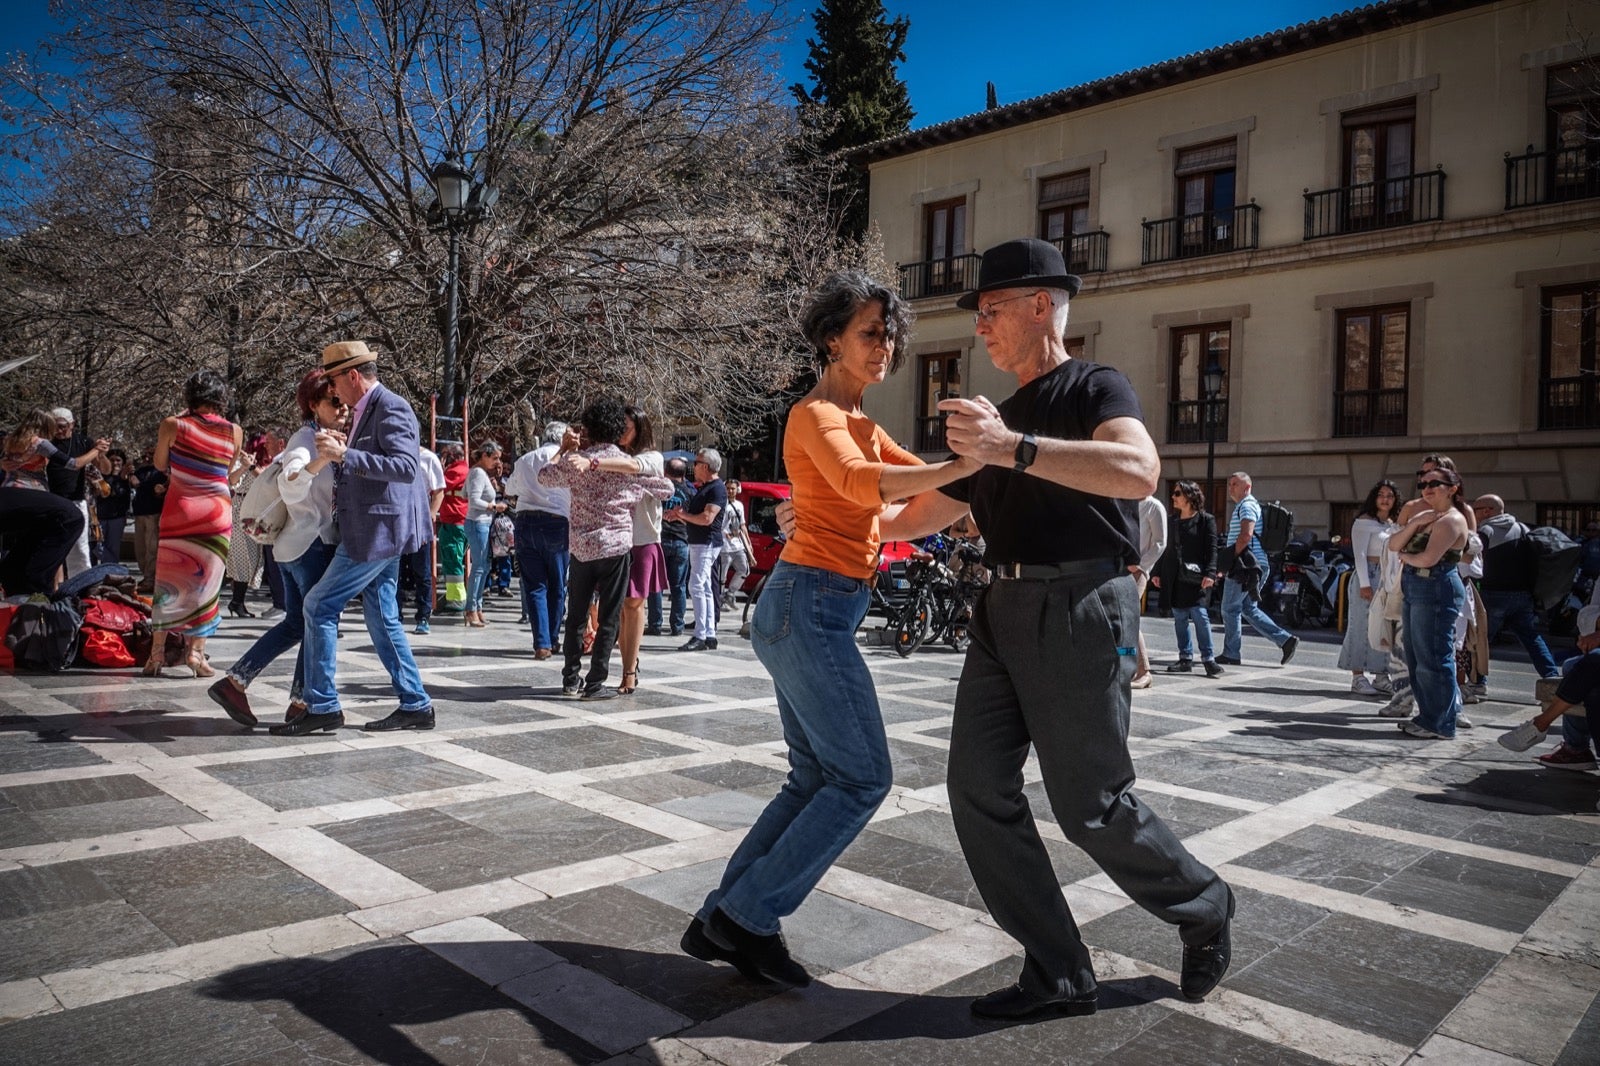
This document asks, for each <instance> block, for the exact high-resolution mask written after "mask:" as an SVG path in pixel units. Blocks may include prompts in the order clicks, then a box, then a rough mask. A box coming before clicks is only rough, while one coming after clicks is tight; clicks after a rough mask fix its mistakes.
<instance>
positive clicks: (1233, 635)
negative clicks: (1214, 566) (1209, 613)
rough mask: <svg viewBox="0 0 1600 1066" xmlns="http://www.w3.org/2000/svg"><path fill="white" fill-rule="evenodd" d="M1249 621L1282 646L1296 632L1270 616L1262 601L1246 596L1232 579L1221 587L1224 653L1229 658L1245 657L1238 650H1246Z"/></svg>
mask: <svg viewBox="0 0 1600 1066" xmlns="http://www.w3.org/2000/svg"><path fill="white" fill-rule="evenodd" d="M1246 621H1248V622H1249V623H1250V628H1252V629H1254V630H1255V631H1256V632H1257V633H1260V634H1261V635H1262V636H1264V637H1266V638H1267V639H1268V640H1270V641H1272V643H1274V644H1276V645H1277V646H1278V647H1280V648H1281V647H1283V646H1284V645H1285V644H1287V643H1288V642H1289V638H1290V637H1291V636H1293V635H1294V634H1292V633H1290V632H1289V631H1288V630H1287V629H1285V628H1283V627H1282V626H1280V625H1279V624H1278V623H1276V622H1274V621H1273V620H1272V619H1271V618H1269V617H1268V616H1267V612H1266V611H1264V610H1262V609H1261V603H1260V601H1258V600H1250V599H1246V598H1245V594H1244V586H1243V585H1241V584H1239V583H1238V582H1237V581H1229V582H1228V583H1227V584H1226V585H1224V586H1223V590H1222V654H1223V655H1226V656H1227V657H1228V658H1230V659H1242V658H1244V656H1242V655H1240V654H1239V653H1240V652H1241V651H1242V650H1243V649H1244V625H1243V623H1244V622H1246Z"/></svg>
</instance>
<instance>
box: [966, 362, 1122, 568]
mask: <svg viewBox="0 0 1600 1066" xmlns="http://www.w3.org/2000/svg"><path fill="white" fill-rule="evenodd" d="M1000 416H1001V418H1003V419H1004V420H1005V424H1006V425H1007V426H1008V427H1010V428H1011V429H1013V430H1016V431H1018V432H1020V433H1032V434H1034V435H1036V436H1039V437H1055V438H1057V439H1060V440H1089V439H1091V438H1092V437H1093V436H1094V431H1095V430H1096V429H1097V428H1099V426H1100V425H1101V424H1102V423H1104V422H1108V421H1110V420H1111V419H1113V418H1124V417H1127V418H1137V419H1139V420H1140V421H1143V420H1144V414H1143V412H1142V411H1141V410H1140V408H1139V398H1138V396H1136V395H1135V394H1134V391H1133V385H1132V384H1130V383H1129V381H1128V379H1127V378H1125V377H1123V375H1122V372H1121V371H1119V370H1116V369H1115V368H1113V367H1109V366H1102V365H1100V364H1099V363H1088V362H1084V361H1083V360H1081V359H1069V360H1067V361H1066V362H1065V363H1062V364H1061V365H1060V366H1058V367H1056V368H1055V369H1054V370H1052V371H1050V372H1049V373H1047V374H1045V375H1044V376H1042V377H1039V378H1036V379H1034V380H1033V381H1030V382H1029V383H1028V384H1026V385H1024V386H1023V387H1022V388H1020V389H1018V390H1017V391H1016V392H1015V393H1014V394H1013V395H1012V396H1011V398H1010V399H1008V400H1006V401H1005V402H1004V403H1002V404H1001V405H1000ZM940 491H941V492H943V493H945V494H946V495H947V496H951V497H953V498H955V499H957V500H960V501H962V502H963V503H966V504H969V505H970V506H971V507H972V516H973V518H974V519H976V520H977V523H978V528H979V529H981V530H983V535H984V539H985V540H987V541H988V550H987V551H985V552H984V555H983V561H984V563H985V564H986V565H988V566H995V565H997V564H999V563H1068V562H1082V561H1086V560H1092V559H1116V560H1118V561H1119V562H1120V563H1123V564H1133V563H1137V562H1138V561H1139V501H1138V500H1112V499H1108V498H1107V497H1104V496H1093V495H1090V494H1089V493H1086V492H1080V491H1078V490H1077V489H1069V488H1067V487H1065V486H1063V485H1057V484H1056V483H1055V482H1053V481H1046V480H1044V479H1043V478H1037V477H1034V476H1032V475H1031V474H1019V473H1017V472H1016V471H1014V470H1012V469H1011V468H1010V467H1001V466H986V467H984V468H983V469H982V470H980V471H978V472H977V473H975V474H972V475H971V476H969V477H966V478H963V479H962V480H960V481H956V482H952V483H951V484H949V485H946V486H945V487H944V488H943V489H941V490H940Z"/></svg>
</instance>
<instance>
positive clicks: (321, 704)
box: [271, 341, 433, 736]
mask: <svg viewBox="0 0 1600 1066" xmlns="http://www.w3.org/2000/svg"><path fill="white" fill-rule="evenodd" d="M322 369H323V371H324V372H325V373H326V374H327V375H328V377H329V379H330V380H331V381H332V382H333V389H334V394H335V395H336V396H338V397H339V399H340V400H341V401H342V402H343V403H345V404H346V405H348V406H349V407H351V408H353V410H352V412H351V416H350V435H349V436H348V437H346V436H345V435H344V434H342V433H339V432H337V431H334V430H321V431H319V432H318V433H317V454H318V455H319V456H322V457H323V458H326V459H328V460H330V461H332V462H335V463H338V464H339V466H338V468H337V470H338V473H337V475H336V478H335V481H334V486H335V487H334V503H333V510H334V522H335V525H336V526H337V527H338V530H339V548H338V550H337V551H336V552H335V553H334V556H333V561H332V562H330V563H329V564H328V569H327V571H326V572H325V573H324V574H323V575H322V579H321V580H320V581H318V582H317V584H316V586H315V587H313V588H312V590H311V593H310V595H308V596H307V597H306V602H305V619H306V635H305V651H306V656H305V660H306V677H305V700H306V708H307V713H305V714H303V715H301V716H299V717H298V718H295V719H293V720H291V721H289V722H286V723H284V724H283V725H275V726H273V727H272V730H271V731H272V732H273V733H274V734H277V735H279V736H301V735H303V734H306V733H313V732H317V731H318V730H332V729H338V728H339V727H340V726H342V725H343V724H344V713H343V712H342V711H341V710H340V709H339V693H338V690H337V688H336V687H335V682H334V671H335V664H336V661H337V653H338V649H337V638H338V635H339V612H340V611H342V610H343V609H344V605H345V604H346V603H348V602H349V601H350V600H351V599H353V598H355V597H356V596H360V597H361V612H362V614H363V615H364V616H365V617H366V622H367V633H368V634H369V635H370V636H371V637H372V645H373V648H374V649H375V650H376V651H377V653H378V658H379V660H381V661H382V663H383V665H384V668H385V669H386V670H388V671H389V680H390V681H391V683H393V685H394V690H395V694H396V695H398V696H399V697H400V706H399V709H397V710H396V711H394V712H393V713H392V714H390V715H389V716H388V717H387V718H381V719H379V720H378V721H375V722H368V723H367V724H366V728H367V729H368V730H372V731H386V730H391V729H432V728H433V701H432V700H430V699H429V698H428V693H427V692H426V691H425V690H424V689H423V687H422V674H421V672H420V671H419V670H418V669H417V661H416V659H415V658H413V657H412V655H411V645H410V644H409V643H407V641H406V634H405V628H404V627H403V626H402V625H401V624H400V607H399V604H398V603H397V602H396V595H397V589H398V586H399V579H400V557H401V556H403V555H405V554H406V553H407V552H410V551H415V550H416V549H417V548H418V547H419V546H421V545H422V543H423V542H424V541H426V540H427V539H428V537H429V536H430V535H431V530H430V523H429V520H428V490H427V486H426V485H425V484H424V483H423V480H422V479H421V477H419V466H418V463H419V459H418V448H419V447H420V436H421V433H420V427H419V426H418V425H417V416H416V415H415V414H413V413H412V411H411V405H410V404H408V403H406V402H405V400H403V399H401V398H400V397H399V396H397V395H395V394H394V393H392V392H390V391H389V390H388V389H386V388H384V387H383V386H382V385H381V384H379V383H378V357H377V356H376V355H374V354H373V353H372V351H371V350H370V349H369V348H368V347H367V346H366V345H365V344H363V343H362V342H361V341H340V342H338V343H337V344H330V345H328V346H327V347H326V348H324V349H323V350H322Z"/></svg>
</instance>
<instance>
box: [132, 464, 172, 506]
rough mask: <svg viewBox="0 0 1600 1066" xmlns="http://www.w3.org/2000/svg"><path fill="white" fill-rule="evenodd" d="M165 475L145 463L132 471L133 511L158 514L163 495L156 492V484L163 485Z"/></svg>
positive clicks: (163, 498) (165, 480) (163, 499)
mask: <svg viewBox="0 0 1600 1066" xmlns="http://www.w3.org/2000/svg"><path fill="white" fill-rule="evenodd" d="M166 483H167V475H165V474H163V473H162V472H161V471H159V470H157V469H156V468H155V467H153V466H151V465H149V464H148V463H146V464H145V465H144V466H141V467H139V469H137V470H135V471H134V472H133V513H134V516H135V517H138V516H139V515H148V514H160V513H161V504H162V503H163V501H165V500H166V497H165V496H162V495H158V494H157V493H156V486H157V485H165V484H166Z"/></svg>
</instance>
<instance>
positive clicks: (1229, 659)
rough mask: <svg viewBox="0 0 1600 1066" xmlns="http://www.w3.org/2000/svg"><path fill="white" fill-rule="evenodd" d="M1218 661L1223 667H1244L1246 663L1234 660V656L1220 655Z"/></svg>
mask: <svg viewBox="0 0 1600 1066" xmlns="http://www.w3.org/2000/svg"><path fill="white" fill-rule="evenodd" d="M1216 661H1217V662H1219V663H1221V664H1222V665H1223V666H1243V665H1244V663H1243V662H1242V661H1240V660H1239V659H1236V658H1234V657H1233V656H1232V655H1219V656H1217V658H1216Z"/></svg>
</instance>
